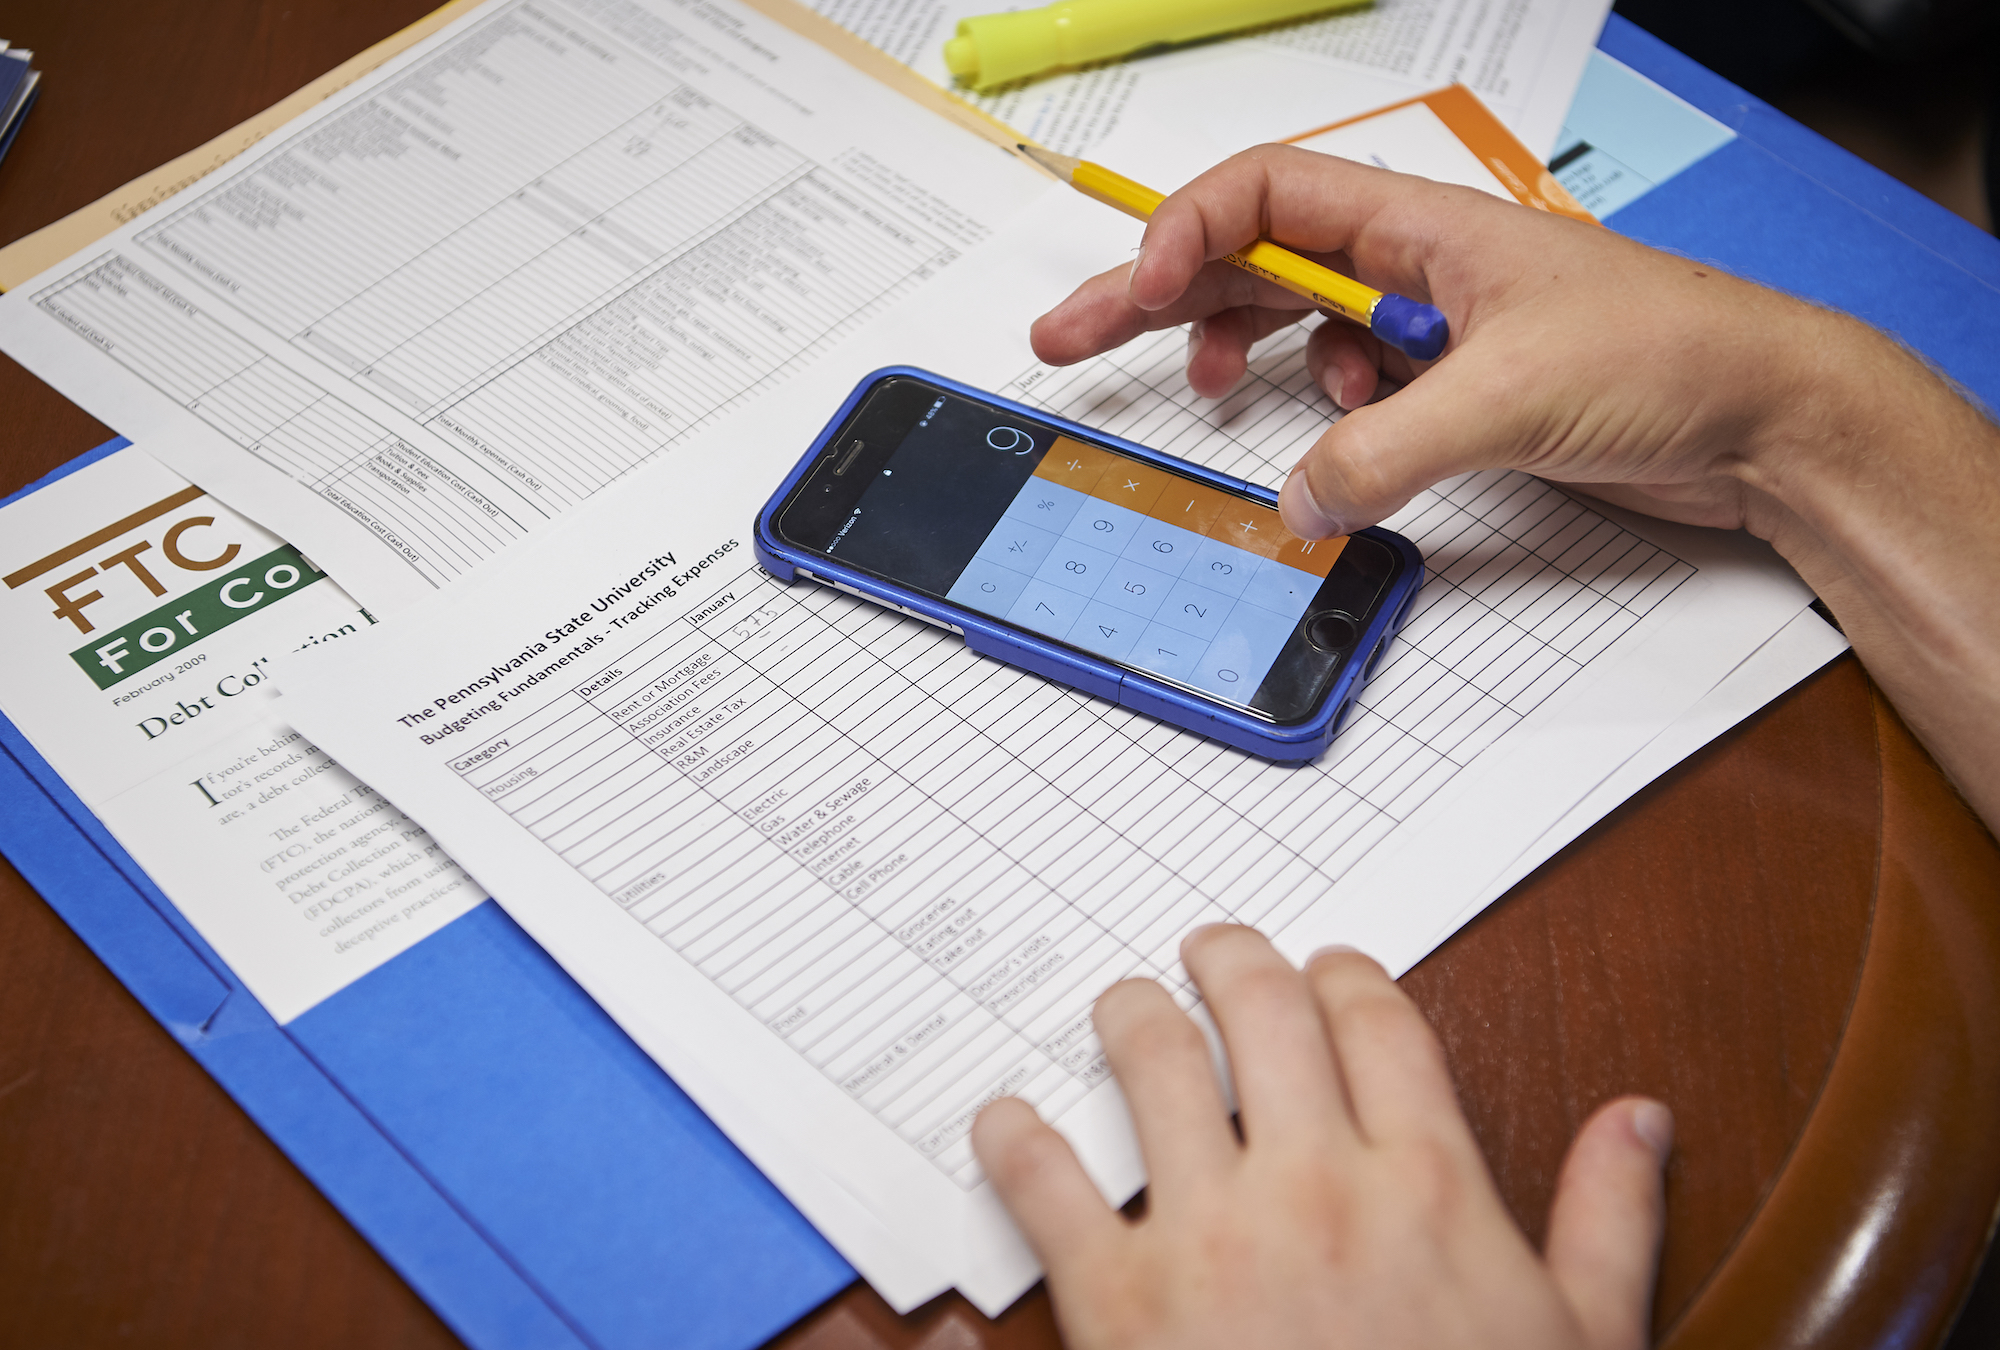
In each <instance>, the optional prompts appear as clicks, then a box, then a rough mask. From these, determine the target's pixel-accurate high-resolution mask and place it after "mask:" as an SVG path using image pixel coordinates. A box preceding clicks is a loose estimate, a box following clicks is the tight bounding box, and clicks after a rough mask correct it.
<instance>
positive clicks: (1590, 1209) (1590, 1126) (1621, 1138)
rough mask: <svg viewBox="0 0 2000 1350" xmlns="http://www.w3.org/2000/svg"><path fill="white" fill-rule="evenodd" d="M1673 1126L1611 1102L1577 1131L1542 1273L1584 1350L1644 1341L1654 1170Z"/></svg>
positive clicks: (1655, 1108) (1657, 1110) (1636, 1105)
mask: <svg viewBox="0 0 2000 1350" xmlns="http://www.w3.org/2000/svg"><path fill="white" fill-rule="evenodd" d="M1673 1139H1674V1118H1673V1114H1672V1113H1671V1112H1670V1111H1668V1110H1667V1108H1666V1107H1664V1106H1662V1105H1660V1103H1658V1102H1656V1101H1649V1100H1648V1099H1646V1098H1644V1097H1621V1098H1620V1099H1619V1100H1617V1101H1615V1102H1612V1103H1610V1104H1609V1105H1607V1106H1605V1107H1603V1108H1601V1109H1600V1110H1599V1111H1598V1112H1597V1114H1596V1115H1594V1116H1592V1117H1591V1118H1590V1119H1589V1121H1587V1122H1586V1123H1585V1124H1584V1127H1583V1129H1581V1130H1580V1131H1578V1132H1577V1136H1576V1142H1574V1143H1573V1144H1571V1145H1570V1149H1569V1157H1568V1158H1566V1159H1564V1160H1563V1170H1562V1177H1561V1179H1560V1180H1559V1181H1558V1182H1557V1183H1556V1199H1555V1203H1554V1204H1553V1205H1552V1206H1550V1209H1549V1240H1548V1244H1547V1245H1548V1251H1547V1256H1548V1263H1549V1273H1550V1275H1552V1276H1553V1277H1554V1278H1555V1282H1556V1286H1557V1288H1559V1289H1561V1290H1562V1292H1563V1296H1564V1297H1565V1298H1566V1299H1567V1300H1568V1301H1569V1305H1570V1308H1571V1310H1572V1311H1573V1312H1575V1314H1576V1320H1577V1321H1578V1323H1580V1324H1581V1325H1582V1327H1583V1333H1584V1340H1585V1342H1586V1343H1587V1344H1588V1345H1590V1346H1592V1347H1593V1350H1642V1348H1643V1347H1644V1346H1645V1345H1646V1344H1647V1343H1648V1339H1649V1331H1648V1323H1649V1322H1650V1321H1651V1318H1652V1309H1653V1276H1654V1274H1655V1272H1656V1271H1657V1270H1658V1267H1659V1261H1660V1230H1661V1228H1662V1227H1663V1226H1664V1222H1665V1217H1666V1215H1665V1209H1666V1201H1665V1197H1664V1195H1663V1194H1662V1190H1663V1187H1662V1184H1661V1171H1662V1169H1663V1167H1664V1166H1665V1164H1666V1160H1667V1154H1668V1152H1669V1151H1670V1150H1671V1149H1672V1148H1673Z"/></svg>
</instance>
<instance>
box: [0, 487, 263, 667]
mask: <svg viewBox="0 0 2000 1350" xmlns="http://www.w3.org/2000/svg"><path fill="white" fill-rule="evenodd" d="M203 495H204V494H203V492H202V490H201V489H200V488H198V487H188V488H184V489H182V490H181V491H179V492H176V493H175V494H174V495H173V496H171V497H168V498H166V499H164V500H162V501H157V502H154V503H153V504H152V505H151V506H149V507H146V508H145V509H144V510H142V511H135V512H133V513H132V514H131V515H129V516H127V517H125V519H123V520H120V521H116V522H114V523H113V524H111V525H107V526H106V527H105V528H103V529H101V530H99V531H97V532H96V533H95V534H92V535H89V536H87V537H85V538H83V539H79V540H77V541H76V542H75V543H73V544H69V545H67V546H65V547H63V548H61V549H58V550H57V551H56V552H54V553H51V554H49V555H48V556H47V557H45V558H41V559H39V560H37V561H35V562H32V563H29V564H28V565H27V566H26V567H23V568H21V569H19V570H18V571H16V572H13V573H12V574H10V575H9V576H8V577H7V578H6V580H7V587H8V589H9V590H12V589H15V588H17V587H19V586H22V585H25V584H27V583H28V582H30V581H35V580H39V579H40V578H42V577H44V576H46V575H48V574H49V573H51V572H58V571H61V570H64V569H65V568H66V566H67V565H68V564H72V563H75V562H76V561H77V560H78V559H79V558H87V557H89V555H90V554H92V553H94V552H96V551H97V550H98V549H99V548H102V547H104V546H105V545H107V544H109V543H110V542H112V541H113V540H115V539H117V538H119V537H120V536H121V535H126V534H130V533H131V532H132V531H133V530H135V529H137V528H139V527H140V526H141V525H145V524H148V523H150V522H152V521H155V520H158V519H159V518H161V517H162V516H167V515H171V514H172V513H174V512H175V511H177V510H179V509H180V508H181V507H183V506H186V505H187V504H188V503H189V502H192V501H195V500H197V499H198V498H200V497H201V496H203ZM214 524H215V517H214V516H186V517H183V518H181V519H179V520H176V521H174V522H173V523H172V524H170V525H168V526H167V527H166V529H165V531H164V532H163V533H162V534H161V535H160V537H159V539H160V542H159V551H158V553H157V554H154V553H153V541H152V540H151V539H150V538H147V539H141V540H139V541H138V542H137V543H134V544H128V545H126V546H125V547H124V548H121V549H119V550H118V551H117V552H115V553H111V554H108V555H106V556H104V557H101V558H97V559H95V560H94V561H93V563H92V565H88V566H85V567H84V568H83V570H82V571H79V572H73V573H71V574H70V575H68V576H65V577H63V578H62V580H60V581H58V582H56V583H55V584H54V585H45V586H44V587H43V588H42V589H43V591H44V592H45V593H46V594H47V595H48V597H49V599H50V600H52V601H54V602H55V608H54V609H53V610H52V611H51V613H52V614H54V616H55V617H56V618H58V619H67V620H69V621H70V622H71V623H73V624H75V625H76V630H77V631H78V632H79V633H90V632H94V631H96V628H97V625H96V624H95V623H94V622H92V620H91V617H90V615H89V614H88V613H87V611H88V610H89V608H90V606H92V605H95V604H97V603H99V602H101V601H102V600H103V599H104V598H105V591H106V590H107V589H109V590H126V591H130V590H131V589H133V583H135V582H136V583H137V585H138V586H142V587H144V588H145V590H146V591H147V592H148V593H150V594H151V595H153V596H162V595H165V594H166V593H167V587H166V585H165V584H164V583H162V582H161V581H160V579H159V578H158V577H157V576H155V575H154V571H153V569H154V568H156V567H158V566H159V565H160V559H162V558H164V559H165V560H166V562H168V563H170V564H172V565H173V566H174V567H177V568H179V569H181V570H182V571H184V572H212V571H214V570H215V569H217V568H219V567H227V566H229V564H230V563H232V562H234V561H236V557H237V555H238V554H240V553H241V552H242V551H243V546H242V545H241V544H235V543H231V544H226V545H224V546H223V547H221V548H220V549H218V548H216V541H215V540H214V539H213V538H211V537H209V534H208V531H209V527H211V526H213V525H214ZM150 533H151V531H148V534H150ZM148 555H153V556H150V557H149V556H148ZM86 587H88V589H85V588H86Z"/></svg>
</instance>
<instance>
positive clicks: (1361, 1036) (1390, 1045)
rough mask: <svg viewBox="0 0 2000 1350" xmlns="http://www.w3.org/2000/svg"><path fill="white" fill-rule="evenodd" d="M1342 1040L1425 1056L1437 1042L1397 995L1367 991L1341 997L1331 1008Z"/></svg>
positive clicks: (1415, 1011) (1425, 1024)
mask: <svg viewBox="0 0 2000 1350" xmlns="http://www.w3.org/2000/svg"><path fill="white" fill-rule="evenodd" d="M1334 1016H1335V1020H1336V1021H1337V1022H1338V1023H1339V1026H1340V1031H1341V1036H1342V1038H1343V1039H1350V1040H1355V1041H1363V1042H1367V1043H1368V1044H1370V1045H1374V1046H1379V1047H1383V1048H1387V1049H1392V1050H1395V1051H1396V1052H1398V1054H1399V1055H1408V1054H1419V1055H1427V1054H1428V1053H1430V1051H1431V1049H1432V1047H1434V1046H1435V1045H1436V1044H1437V1038H1436V1037H1435V1036H1434V1035H1432V1034H1431V1029H1430V1026H1429V1024H1428V1023H1426V1022H1425V1021H1424V1020H1423V1017H1422V1016H1421V1015H1420V1014H1419V1013H1418V1012H1417V1010H1416V1009H1415V1008H1412V1007H1411V1006H1410V1005H1409V1004H1408V1003H1405V1002H1404V1001H1403V1000H1401V999H1399V998H1393V997H1389V996H1386V995H1383V994H1380V993H1375V992H1369V993H1365V994H1362V995H1361V996H1359V997H1357V998H1349V999H1346V1000H1344V1001H1343V1002H1342V1003H1340V1004H1339V1005H1338V1007H1336V1009H1335V1010H1334Z"/></svg>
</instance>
